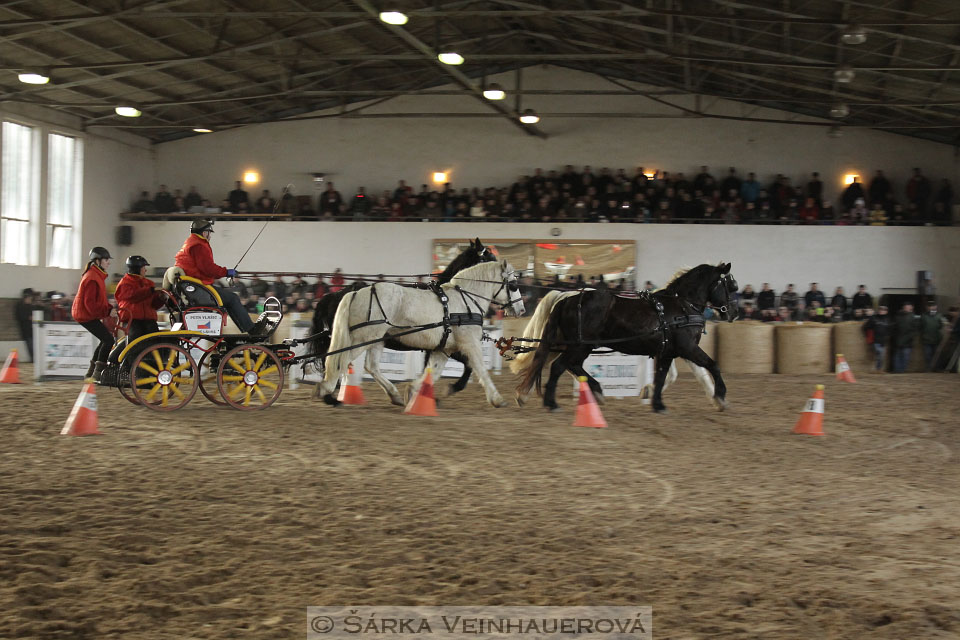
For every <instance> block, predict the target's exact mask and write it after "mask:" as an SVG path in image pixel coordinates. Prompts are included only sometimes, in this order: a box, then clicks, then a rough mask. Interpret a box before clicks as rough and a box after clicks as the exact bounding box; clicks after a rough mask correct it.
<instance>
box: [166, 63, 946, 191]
mask: <svg viewBox="0 0 960 640" xmlns="http://www.w3.org/2000/svg"><path fill="white" fill-rule="evenodd" d="M513 78H514V76H513V74H503V75H501V76H496V77H492V78H491V80H496V81H498V82H500V83H501V84H502V85H503V86H504V87H507V88H508V90H509V87H510V86H512V84H513V82H514V80H513ZM523 86H524V88H527V89H588V88H600V89H618V87H616V86H614V85H612V84H611V83H608V82H607V81H605V80H603V79H602V78H599V77H598V76H594V75H592V74H587V73H582V72H577V71H570V70H566V69H559V68H556V67H546V66H540V67H532V68H528V69H525V70H524V71H523ZM635 86H637V87H640V86H641V85H635ZM669 99H670V100H672V101H674V102H679V103H683V104H684V106H687V107H691V106H693V104H694V101H693V98H692V97H691V96H685V97H684V96H674V97H671V98H669ZM507 101H508V102H509V101H510V98H508V100H507ZM704 103H705V104H707V103H711V104H712V106H711V110H719V111H720V112H722V113H724V114H727V115H734V116H744V115H750V116H752V117H763V118H778V119H791V120H806V121H810V120H811V119H810V118H804V117H799V116H796V115H793V114H787V113H784V112H780V111H774V110H770V109H761V108H756V107H752V106H746V105H741V104H738V103H734V102H729V101H714V102H711V99H708V98H707V99H704ZM511 106H512V105H511ZM523 107H524V108H527V107H531V108H534V109H536V110H537V111H539V112H540V113H542V114H547V113H550V112H552V113H585V112H586V113H589V112H616V113H624V114H628V113H632V114H636V113H645V114H651V115H656V116H664V115H676V114H677V113H678V112H677V111H676V110H672V109H669V108H667V107H665V106H663V105H661V104H658V103H656V102H654V101H652V100H650V99H647V98H642V97H620V96H616V97H609V96H599V97H598V96H555V95H554V96H531V97H526V98H524V103H523ZM350 108H351V109H355V108H357V106H356V105H354V106H351V107H350ZM415 111H427V112H431V113H436V112H446V113H476V114H483V115H488V114H489V113H490V111H489V109H487V108H485V107H484V106H483V105H480V104H478V103H477V101H476V100H475V99H472V98H469V97H460V96H441V97H426V98H425V97H417V96H403V97H399V98H396V99H393V100H390V101H387V102H385V103H382V104H379V105H376V106H372V107H369V108H368V109H365V110H364V111H363V113H370V114H377V113H379V114H384V113H404V112H407V113H409V112H415ZM830 124H832V123H831V122H828V121H826V120H824V121H823V125H822V126H819V125H818V126H801V125H791V124H759V123H751V122H738V121H727V120H716V119H700V118H689V117H670V118H663V117H657V118H651V119H640V118H627V117H624V118H623V119H615V118H569V117H568V118H563V117H550V116H548V115H544V118H543V120H541V122H540V124H539V125H538V126H539V127H540V128H541V129H542V130H543V131H544V132H546V133H547V134H548V135H549V138H548V139H546V140H542V139H540V138H534V137H531V136H528V135H525V134H524V133H523V132H521V131H520V130H519V129H518V128H517V127H516V126H514V125H512V124H510V123H509V122H507V121H506V120H505V119H502V118H489V117H476V118H383V119H380V118H377V119H342V118H331V119H319V120H307V121H303V122H282V123H273V124H263V125H255V126H250V127H243V128H239V129H233V130H228V131H223V132H217V133H213V134H208V135H202V136H196V137H193V138H188V139H184V140H179V141H176V142H170V143H165V144H161V145H158V147H157V154H158V160H157V175H156V181H157V182H163V183H166V184H167V185H168V186H169V187H170V188H171V189H174V188H181V189H184V190H186V189H187V188H188V187H189V186H190V185H195V186H197V187H198V188H199V189H200V191H201V193H203V194H204V195H205V196H206V197H209V198H210V199H211V200H212V201H217V200H221V199H223V198H224V197H225V196H226V194H227V192H228V191H229V190H230V189H232V188H233V182H234V181H235V180H237V179H239V177H240V175H241V173H242V172H243V171H244V170H245V169H257V170H259V172H260V174H261V184H260V185H258V186H257V187H252V188H250V189H249V191H251V196H254V195H257V194H259V189H262V188H268V189H270V190H271V191H273V192H274V193H277V192H278V191H279V190H280V189H281V188H282V187H283V186H284V185H285V184H287V183H293V184H294V185H295V186H296V193H298V194H301V195H305V194H313V193H314V191H313V187H312V184H311V177H310V175H309V174H310V173H311V172H315V171H316V172H326V173H327V176H328V180H330V181H333V182H334V183H335V184H336V186H337V188H338V189H339V190H340V191H341V193H343V195H344V197H348V196H349V194H352V193H353V192H354V190H355V189H356V187H357V186H360V185H363V186H365V187H366V188H367V193H376V192H377V191H379V190H382V189H393V188H394V187H395V186H396V181H397V180H398V179H405V180H406V181H407V183H408V184H412V185H416V186H417V187H419V185H420V184H421V183H427V182H429V178H430V176H431V174H432V172H433V171H436V170H449V171H450V180H451V181H452V182H453V185H454V187H456V188H458V189H459V188H463V187H475V186H476V187H486V186H504V185H509V184H510V183H511V182H513V180H515V179H516V177H517V175H520V174H529V173H532V170H533V168H535V167H542V168H544V169H545V170H549V169H562V167H563V165H565V164H567V163H569V164H574V165H576V166H577V168H578V170H579V169H580V168H581V167H582V165H584V164H590V165H592V166H593V167H594V169H595V170H596V169H598V168H600V167H605V166H606V167H611V168H614V169H617V168H625V169H627V171H628V172H630V173H632V172H633V170H634V169H635V168H636V167H637V166H644V167H646V168H653V169H666V170H668V171H671V172H673V171H683V172H685V173H687V174H688V175H690V174H692V173H694V172H696V171H698V170H699V167H700V165H703V164H706V165H708V166H710V167H711V170H712V171H713V173H714V176H718V177H722V176H723V175H724V173H725V172H726V169H727V167H729V166H731V165H735V166H736V167H737V168H738V169H739V170H740V171H741V173H743V174H744V175H745V174H746V172H749V171H754V172H756V173H757V175H758V178H760V179H761V180H762V181H767V180H769V179H770V178H771V177H772V176H774V175H775V174H777V173H784V174H785V175H788V176H790V177H791V178H792V179H793V180H794V183H795V184H797V183H805V182H806V181H807V179H808V178H809V174H810V172H812V171H819V172H820V175H821V176H822V179H823V180H824V183H825V184H826V187H827V195H828V196H832V195H836V194H837V193H838V192H839V190H840V189H841V188H842V184H841V180H842V176H843V175H844V174H846V173H851V172H852V173H858V174H860V175H861V176H863V178H864V179H865V180H868V179H869V177H870V176H872V175H873V174H874V171H875V170H876V169H884V170H885V172H886V173H887V175H888V176H889V177H890V178H891V179H892V180H893V181H894V187H895V189H897V193H898V196H900V197H901V198H902V196H903V188H904V185H905V183H906V180H907V179H908V178H909V176H910V175H911V169H912V168H913V167H915V166H919V167H922V168H924V171H925V173H926V174H927V175H928V176H930V177H931V178H932V179H939V178H943V177H946V178H950V179H952V180H955V179H956V177H957V175H958V173H957V169H958V160H957V157H956V155H955V153H954V149H953V148H952V147H950V146H949V145H943V144H937V143H933V142H925V141H921V140H918V139H915V138H908V137H904V136H899V135H894V134H890V133H883V132H878V131H871V130H868V129H856V130H848V131H846V132H845V134H844V136H843V137H841V138H830V137H828V136H827V135H826V133H827V127H828V126H829V125H830Z"/></svg>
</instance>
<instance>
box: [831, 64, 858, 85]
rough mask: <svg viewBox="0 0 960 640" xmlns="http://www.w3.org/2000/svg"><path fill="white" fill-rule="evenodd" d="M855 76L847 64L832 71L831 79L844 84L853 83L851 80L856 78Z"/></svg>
mask: <svg viewBox="0 0 960 640" xmlns="http://www.w3.org/2000/svg"><path fill="white" fill-rule="evenodd" d="M856 75H857V74H856V73H855V72H854V70H853V67H851V66H850V65H847V64H845V65H843V66H841V67H837V68H836V69H834V70H833V79H834V80H836V81H837V82H842V83H844V84H846V83H848V82H853V79H854V78H855V77H856Z"/></svg>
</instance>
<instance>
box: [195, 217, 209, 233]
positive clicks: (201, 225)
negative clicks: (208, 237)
mask: <svg viewBox="0 0 960 640" xmlns="http://www.w3.org/2000/svg"><path fill="white" fill-rule="evenodd" d="M204 231H210V233H213V220H203V219H199V220H194V221H193V222H192V223H191V224H190V233H203V232H204Z"/></svg>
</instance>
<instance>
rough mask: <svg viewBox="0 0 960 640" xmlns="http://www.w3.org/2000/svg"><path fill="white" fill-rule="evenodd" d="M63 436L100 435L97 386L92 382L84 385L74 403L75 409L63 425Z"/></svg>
mask: <svg viewBox="0 0 960 640" xmlns="http://www.w3.org/2000/svg"><path fill="white" fill-rule="evenodd" d="M60 435H62V436H98V435H100V431H99V430H98V429H97V387H96V385H95V384H93V383H92V382H88V383H86V384H85V385H83V391H81V392H80V396H79V397H78V398H77V401H76V402H75V403H74V405H73V411H71V412H70V417H68V418H67V421H66V423H65V424H64V425H63V430H62V431H61V432H60Z"/></svg>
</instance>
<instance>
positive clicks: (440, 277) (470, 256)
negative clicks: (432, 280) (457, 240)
mask: <svg viewBox="0 0 960 640" xmlns="http://www.w3.org/2000/svg"><path fill="white" fill-rule="evenodd" d="M477 242H479V240H478V241H477ZM479 246H480V247H483V245H482V244H479ZM477 247H478V245H476V244H474V242H473V241H471V242H470V246H469V247H467V248H466V249H464V250H463V251H461V252H460V253H459V254H458V255H457V257H455V258H454V259H453V260H451V261H450V264H448V265H447V268H446V269H444V270H443V271H441V272H440V273H439V274H437V283H439V284H446V283H447V282H450V279H451V278H453V276H455V275H456V274H457V273H459V272H460V271H463V269H464V268H465V265H467V264H468V263H471V262H472V263H473V264H476V263H478V262H481V261H484V260H485V259H484V258H482V257H481V254H480V252H479V251H478V250H477ZM483 250H486V247H483ZM486 260H489V259H486ZM470 266H472V264H471V265H470Z"/></svg>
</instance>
